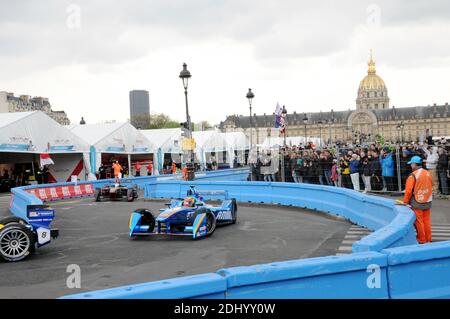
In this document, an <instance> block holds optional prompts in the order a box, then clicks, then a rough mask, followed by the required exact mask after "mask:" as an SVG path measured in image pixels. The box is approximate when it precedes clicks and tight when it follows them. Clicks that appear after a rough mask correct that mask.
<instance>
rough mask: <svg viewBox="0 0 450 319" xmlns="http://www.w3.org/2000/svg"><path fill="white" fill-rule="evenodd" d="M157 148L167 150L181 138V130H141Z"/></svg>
mask: <svg viewBox="0 0 450 319" xmlns="http://www.w3.org/2000/svg"><path fill="white" fill-rule="evenodd" d="M139 132H141V133H142V134H143V135H144V136H145V137H146V138H147V139H148V140H150V142H152V143H153V144H154V145H155V147H156V148H161V149H165V148H167V147H169V145H168V144H170V143H171V142H172V141H173V140H174V139H180V138H181V128H162V129H152V130H139Z"/></svg>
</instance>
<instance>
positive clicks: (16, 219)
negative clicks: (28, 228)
mask: <svg viewBox="0 0 450 319" xmlns="http://www.w3.org/2000/svg"><path fill="white" fill-rule="evenodd" d="M10 223H19V224H22V225H26V224H27V222H26V221H25V220H23V219H22V218H20V217H17V216H9V217H5V218H2V219H0V225H6V224H10Z"/></svg>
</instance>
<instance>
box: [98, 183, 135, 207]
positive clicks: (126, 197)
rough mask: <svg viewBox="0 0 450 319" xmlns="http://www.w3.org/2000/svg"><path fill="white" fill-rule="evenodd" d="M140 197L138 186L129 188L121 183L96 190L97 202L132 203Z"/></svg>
mask: <svg viewBox="0 0 450 319" xmlns="http://www.w3.org/2000/svg"><path fill="white" fill-rule="evenodd" d="M137 197H138V189H137V185H134V186H132V187H128V186H125V185H122V184H120V183H117V182H116V183H111V184H109V185H105V186H103V187H102V188H96V189H95V201H96V202H101V201H104V200H120V201H128V202H132V201H134V199H135V198H137Z"/></svg>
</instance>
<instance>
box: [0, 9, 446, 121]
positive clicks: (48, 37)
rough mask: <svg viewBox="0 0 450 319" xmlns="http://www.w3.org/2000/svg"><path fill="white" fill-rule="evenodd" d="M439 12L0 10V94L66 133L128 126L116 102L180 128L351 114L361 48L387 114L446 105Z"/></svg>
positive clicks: (363, 68) (362, 68)
mask: <svg viewBox="0 0 450 319" xmlns="http://www.w3.org/2000/svg"><path fill="white" fill-rule="evenodd" d="M449 39H450V1H446V0H441V1H439V0H395V1H392V0H390V1H375V2H373V1H363V0H352V1H345V0H343V1H331V0H329V1H300V0H283V1H280V0H259V1H257V0H250V1H247V0H245V1H244V0H186V1H181V0H148V1H139V0H127V1H113V0H108V1H107V0H89V1H88V0H83V1H81V0H80V1H64V0H53V1H52V0H42V1H32V0H28V1H26V0H20V1H6V0H0V91H2V90H3V91H11V92H14V93H15V94H16V95H19V94H28V95H33V96H35V95H39V96H46V97H49V98H50V102H51V104H52V105H53V107H54V109H56V110H60V109H63V110H65V111H66V112H67V114H68V116H69V118H70V120H71V121H72V122H78V121H79V120H80V117H81V116H84V117H85V119H86V121H87V122H88V123H96V122H101V121H104V120H117V121H124V120H125V119H127V118H129V100H128V92H129V91H130V90H132V89H145V90H148V91H149V92H150V108H151V112H156V113H160V112H164V113H166V114H168V115H170V116H171V117H173V118H175V119H176V120H180V121H181V120H184V117H185V111H184V94H183V88H182V84H181V80H180V79H179V78H178V75H179V72H180V71H181V68H182V64H183V62H186V63H187V64H188V69H189V70H190V72H191V73H192V78H191V81H190V86H189V105H190V113H191V117H192V120H193V121H194V122H198V121H200V120H208V121H209V122H211V123H213V124H217V123H219V122H220V121H222V120H224V119H225V117H226V115H231V114H244V115H247V114H248V112H249V109H248V102H247V100H246V98H245V95H246V93H247V90H248V88H252V89H253V91H254V93H255V99H254V105H253V106H254V111H255V112H256V113H257V114H262V113H267V114H271V113H272V112H273V111H274V110H275V105H276V103H277V102H279V103H280V104H281V105H283V104H284V105H286V108H287V109H288V111H289V112H292V111H297V112H305V111H306V112H311V111H312V112H313V111H317V112H318V111H320V110H322V111H326V110H330V109H331V108H333V109H334V110H346V109H354V108H355V98H356V93H357V88H358V85H359V82H360V81H361V79H362V78H363V77H364V76H365V75H366V72H367V60H368V58H369V51H370V48H373V50H374V57H375V60H376V62H377V73H378V74H379V75H380V76H381V77H382V78H383V79H384V81H385V82H386V85H387V86H388V90H389V91H388V92H389V96H390V98H391V106H392V105H395V106H396V107H406V106H417V105H428V104H433V103H445V102H449V101H450V79H449V74H450V41H449Z"/></svg>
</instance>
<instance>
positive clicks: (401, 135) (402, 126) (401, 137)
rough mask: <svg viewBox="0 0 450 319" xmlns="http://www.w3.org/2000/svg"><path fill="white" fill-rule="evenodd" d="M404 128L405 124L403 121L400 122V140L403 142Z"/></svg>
mask: <svg viewBox="0 0 450 319" xmlns="http://www.w3.org/2000/svg"><path fill="white" fill-rule="evenodd" d="M404 128H405V125H404V124H403V122H400V141H401V142H402V143H403V129H404Z"/></svg>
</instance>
